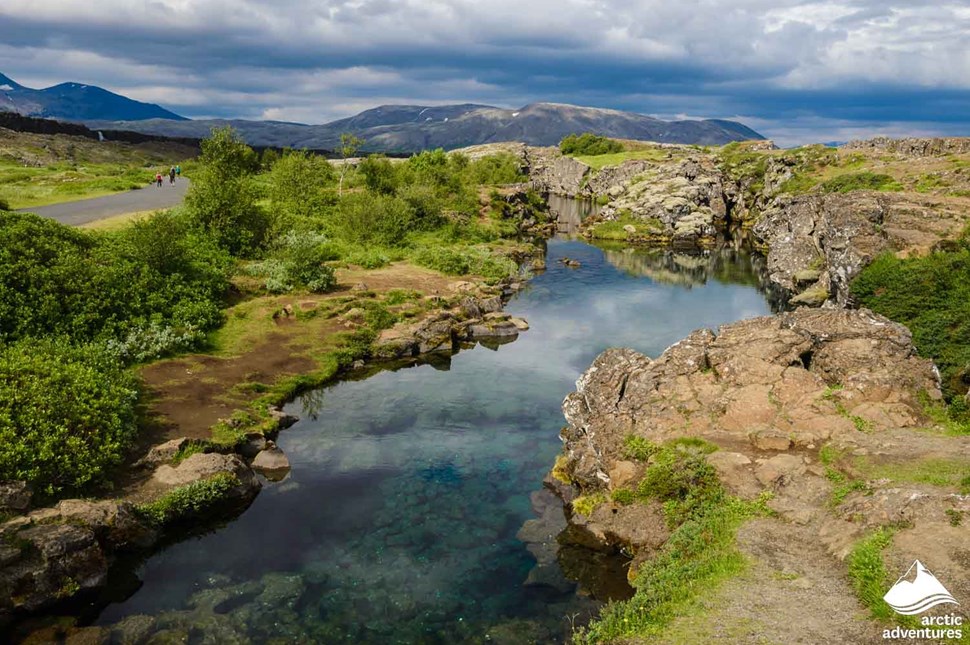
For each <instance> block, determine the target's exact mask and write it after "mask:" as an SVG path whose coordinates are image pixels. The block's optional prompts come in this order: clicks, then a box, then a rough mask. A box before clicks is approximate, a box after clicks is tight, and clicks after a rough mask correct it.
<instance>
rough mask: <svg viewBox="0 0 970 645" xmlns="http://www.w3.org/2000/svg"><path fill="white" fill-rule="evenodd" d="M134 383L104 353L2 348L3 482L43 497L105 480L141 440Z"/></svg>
mask: <svg viewBox="0 0 970 645" xmlns="http://www.w3.org/2000/svg"><path fill="white" fill-rule="evenodd" d="M137 395H138V393H137V386H136V381H135V379H134V377H133V376H132V375H131V374H130V373H129V372H126V371H125V370H124V369H123V367H122V365H121V363H120V362H119V361H118V360H117V359H116V358H115V357H114V356H113V355H112V354H111V353H110V352H108V351H106V350H105V349H104V348H103V347H100V346H96V345H87V346H72V345H69V344H68V343H67V342H66V341H42V340H26V341H20V342H17V343H13V344H10V345H6V346H2V347H0V479H23V480H27V481H29V482H30V483H31V484H33V485H34V487H35V489H36V490H38V491H39V492H41V493H42V494H43V495H46V496H56V495H59V494H61V493H64V492H77V491H80V490H82V489H84V488H85V487H87V486H89V485H91V484H93V483H97V482H99V481H101V480H102V478H103V477H104V475H105V473H106V472H107V471H108V469H109V468H111V467H112V466H114V465H116V464H118V463H119V462H120V461H121V459H122V456H123V455H124V453H125V451H126V449H127V448H128V447H129V445H130V444H131V443H132V441H133V439H134V437H135V435H136V424H135V403H136V399H137Z"/></svg>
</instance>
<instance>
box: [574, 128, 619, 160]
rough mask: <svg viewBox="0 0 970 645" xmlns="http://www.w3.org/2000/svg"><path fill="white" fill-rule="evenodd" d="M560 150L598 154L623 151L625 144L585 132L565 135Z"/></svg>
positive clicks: (576, 153)
mask: <svg viewBox="0 0 970 645" xmlns="http://www.w3.org/2000/svg"><path fill="white" fill-rule="evenodd" d="M559 151H560V152H562V153H563V154H564V155H572V156H577V155H585V156H598V155H606V154H612V153H616V152H623V144H622V143H620V142H619V141H615V140H613V139H610V138H607V137H601V136H597V135H595V134H592V133H591V132H585V133H583V134H570V135H567V136H566V137H564V138H563V140H562V141H560V142H559Z"/></svg>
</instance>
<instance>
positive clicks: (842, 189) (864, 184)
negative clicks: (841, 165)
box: [821, 171, 903, 193]
mask: <svg viewBox="0 0 970 645" xmlns="http://www.w3.org/2000/svg"><path fill="white" fill-rule="evenodd" d="M902 189H903V185H902V184H900V183H899V182H898V181H896V180H895V179H893V178H892V177H890V176H889V175H883V174H879V173H873V172H868V171H863V172H853V173H846V174H844V175H838V176H836V177H833V178H832V179H829V180H827V181H824V182H822V183H821V190H822V191H823V192H826V193H848V192H851V191H853V190H879V191H900V190H902Z"/></svg>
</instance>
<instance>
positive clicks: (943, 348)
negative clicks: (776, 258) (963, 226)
mask: <svg viewBox="0 0 970 645" xmlns="http://www.w3.org/2000/svg"><path fill="white" fill-rule="evenodd" d="M852 293H853V295H854V296H855V297H856V298H857V299H858V301H859V302H860V304H862V305H863V306H866V307H868V308H870V309H872V310H873V311H875V312H877V313H880V314H882V315H884V316H886V317H887V318H890V319H892V320H895V321H897V322H900V323H902V324H904V325H906V326H907V327H908V328H909V329H910V331H912V332H913V342H914V343H915V345H916V348H917V350H919V353H920V354H921V355H922V356H925V357H927V358H931V359H933V361H934V362H935V363H936V365H937V367H939V369H940V373H941V375H942V377H943V391H944V395H945V397H946V398H947V400H948V401H949V402H950V417H951V419H953V420H954V421H962V420H967V418H968V412H967V406H966V403H965V401H964V399H963V397H964V395H965V394H966V392H967V389H968V388H970V239H968V238H967V237H966V236H964V238H963V239H962V240H961V241H960V242H959V244H958V247H957V249H956V250H954V251H948V252H936V253H931V254H929V255H927V256H925V257H919V258H910V259H905V260H901V259H899V258H896V257H895V256H894V255H892V254H885V255H882V256H879V257H878V258H876V259H875V260H874V261H873V262H872V263H871V264H870V265H869V266H868V267H866V268H865V269H864V270H863V271H862V273H861V274H860V275H859V276H858V277H857V278H856V279H855V281H853V283H852Z"/></svg>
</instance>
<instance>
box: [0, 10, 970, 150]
mask: <svg viewBox="0 0 970 645" xmlns="http://www.w3.org/2000/svg"><path fill="white" fill-rule="evenodd" d="M0 72H3V73H5V74H6V75H8V76H10V77H11V78H12V79H14V80H15V81H17V82H19V83H21V84H23V85H27V86H29V87H47V86H50V85H54V84H56V83H60V82H65V81H74V82H79V83H84V84H92V85H99V86H101V87H104V88H106V89H109V90H112V91H114V92H118V93H120V94H124V95H126V96H130V97H132V98H135V99H138V100H142V101H148V102H153V103H159V104H160V105H162V106H164V107H166V108H168V109H171V110H173V111H175V112H178V113H179V114H183V115H185V116H188V117H192V118H203V117H231V118H246V119H275V120H284V121H297V122H302V123H325V122H327V121H331V120H334V119H337V118H342V117H345V116H350V115H352V114H355V113H357V112H359V111H361V110H364V109H367V108H371V107H375V106H377V105H381V104H388V103H407V104H420V105H440V104H447V103H483V104H488V105H496V106H500V107H509V108H515V107H521V106H523V105H526V104H528V103H531V102H535V101H553V102H559V103H573V104H577V105H586V106H594V107H607V108H615V109H621V110H630V111H634V112H640V113H643V114H650V115H653V116H658V117H661V118H728V119H736V120H739V121H741V122H743V123H745V124H746V125H748V126H750V127H753V128H755V129H756V130H758V131H759V132H761V133H762V134H764V135H765V136H767V137H769V138H772V139H774V140H775V141H776V142H777V143H779V144H780V145H794V144H801V143H809V142H820V141H844V140H849V139H854V138H862V137H868V136H875V135H889V136H927V135H970V0H962V1H960V2H924V1H922V0H906V1H900V0H835V1H823V2H814V1H805V0H695V1H694V2H683V1H676V0H166V1H156V0H142V1H136V0H96V1H94V2H92V1H91V0H2V3H0Z"/></svg>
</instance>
